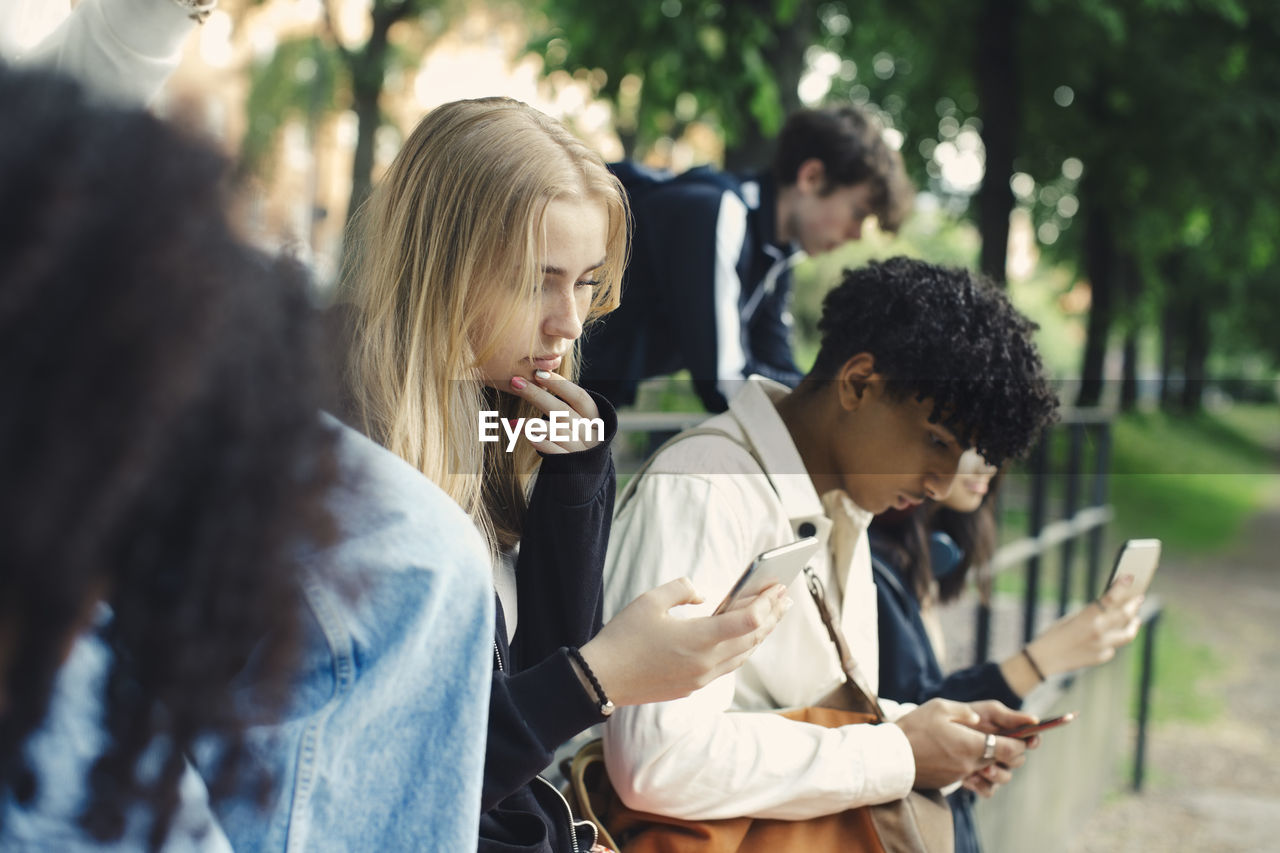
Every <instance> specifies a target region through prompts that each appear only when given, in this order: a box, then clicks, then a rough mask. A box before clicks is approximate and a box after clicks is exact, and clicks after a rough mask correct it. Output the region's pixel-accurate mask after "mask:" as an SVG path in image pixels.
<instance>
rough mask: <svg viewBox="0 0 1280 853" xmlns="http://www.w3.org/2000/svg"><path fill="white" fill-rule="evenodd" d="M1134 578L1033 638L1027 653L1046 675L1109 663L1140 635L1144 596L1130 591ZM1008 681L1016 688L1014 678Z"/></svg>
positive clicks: (1125, 578)
mask: <svg viewBox="0 0 1280 853" xmlns="http://www.w3.org/2000/svg"><path fill="white" fill-rule="evenodd" d="M1132 580H1133V579H1132V578H1129V577H1122V578H1120V579H1119V580H1117V581H1116V582H1115V583H1113V584H1112V585H1111V586H1110V587H1109V588H1108V589H1107V591H1106V593H1105V594H1104V595H1103V596H1102V597H1101V598H1099V599H1098V600H1097V601H1094V602H1092V603H1090V604H1089V605H1087V606H1086V607H1083V608H1081V609H1080V610H1077V611H1076V612H1075V613H1072V614H1070V615H1068V616H1064V617H1062V618H1061V619H1059V620H1058V621H1057V622H1054V623H1053V624H1052V625H1050V626H1049V627H1048V628H1046V629H1045V630H1044V632H1043V633H1041V634H1040V636H1038V637H1036V638H1035V639H1034V640H1032V641H1031V644H1030V645H1029V646H1027V652H1028V653H1030V655H1031V657H1032V659H1034V660H1035V662H1036V664H1037V665H1038V666H1039V667H1040V669H1041V671H1042V672H1043V673H1044V675H1046V676H1049V675H1054V674H1056V673H1059V672H1068V671H1070V670H1073V669H1080V668H1081V667H1086V666H1097V665H1098V664H1100V663H1106V662H1107V661H1109V660H1111V659H1112V658H1113V657H1115V655H1116V649H1117V648H1119V647H1120V646H1123V645H1126V644H1128V643H1130V642H1132V641H1133V638H1134V637H1136V636H1138V629H1139V628H1140V627H1142V621H1141V619H1139V618H1138V608H1139V607H1141V606H1142V596H1140V595H1132V594H1130V593H1129V590H1128V588H1129V585H1130V583H1131V581H1132ZM1019 657H1021V655H1018V656H1015V658H1012V659H1010V660H1011V661H1015V660H1017V658H1019ZM1035 680H1036V682H1038V681H1039V678H1038V677H1036V679H1035ZM1009 683H1010V686H1011V687H1014V689H1015V690H1017V686H1016V685H1014V684H1013V682H1012V681H1010V682H1009ZM1032 686H1034V685H1032Z"/></svg>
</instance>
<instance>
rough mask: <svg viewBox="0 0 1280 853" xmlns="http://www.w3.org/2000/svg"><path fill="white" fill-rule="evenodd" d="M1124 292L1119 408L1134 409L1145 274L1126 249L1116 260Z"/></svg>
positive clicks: (1136, 395)
mask: <svg viewBox="0 0 1280 853" xmlns="http://www.w3.org/2000/svg"><path fill="white" fill-rule="evenodd" d="M1117 267H1118V270H1119V273H1120V277H1121V281H1120V286H1121V290H1122V291H1123V293H1124V313H1125V320H1126V323H1125V333H1124V364H1123V367H1122V368H1121V371H1120V409H1121V410H1122V411H1125V412H1131V411H1133V409H1134V408H1135V406H1136V405H1137V403H1138V397H1139V388H1138V333H1139V332H1140V331H1141V330H1142V323H1141V318H1140V315H1139V306H1138V300H1139V298H1140V297H1141V295H1142V273H1141V272H1140V271H1139V269H1138V264H1137V262H1136V261H1135V260H1134V258H1133V255H1132V254H1131V253H1129V252H1124V253H1122V254H1121V256H1120V260H1119V262H1118V263H1117Z"/></svg>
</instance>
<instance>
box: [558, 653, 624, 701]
mask: <svg viewBox="0 0 1280 853" xmlns="http://www.w3.org/2000/svg"><path fill="white" fill-rule="evenodd" d="M565 650H566V651H567V652H568V653H569V657H571V658H573V659H574V660H575V661H577V662H578V666H580V667H582V672H583V674H584V675H586V677H587V681H590V682H591V689H592V690H594V691H595V692H596V698H597V699H599V700H600V716H602V717H607V716H609V715H610V714H612V713H613V711H614V706H613V703H612V702H610V701H609V697H608V696H606V695H604V688H603V687H602V686H601V685H600V680H599V679H598V678H596V674H595V673H594V672H592V671H591V667H589V666H587V661H586V658H584V657H583V656H582V652H580V651H578V649H576V648H575V647H573V646H566V647H565Z"/></svg>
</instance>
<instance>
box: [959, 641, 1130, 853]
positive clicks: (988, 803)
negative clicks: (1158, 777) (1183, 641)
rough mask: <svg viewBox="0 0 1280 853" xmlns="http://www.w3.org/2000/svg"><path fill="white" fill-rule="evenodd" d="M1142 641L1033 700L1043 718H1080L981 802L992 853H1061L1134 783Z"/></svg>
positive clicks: (1050, 736) (986, 845) (981, 823)
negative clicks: (1133, 720)
mask: <svg viewBox="0 0 1280 853" xmlns="http://www.w3.org/2000/svg"><path fill="white" fill-rule="evenodd" d="M1139 651H1140V642H1139V643H1135V644H1133V645H1130V646H1128V647H1126V648H1123V649H1121V650H1120V651H1119V653H1118V654H1117V655H1116V657H1115V659H1113V660H1112V661H1111V662H1110V663H1108V664H1106V665H1105V666H1101V667H1097V668H1095V669H1092V670H1087V671H1085V672H1082V673H1079V674H1078V675H1076V676H1075V677H1074V678H1073V679H1071V680H1070V682H1069V683H1067V684H1066V685H1064V687H1063V689H1062V690H1060V691H1059V690H1056V689H1054V685H1052V684H1050V685H1046V686H1045V687H1043V688H1040V689H1039V690H1037V691H1036V693H1033V694H1032V695H1031V696H1029V697H1028V703H1027V708H1028V710H1031V711H1033V712H1034V713H1037V714H1039V715H1040V716H1041V717H1051V716H1056V715H1058V714H1062V713H1065V712H1067V711H1079V712H1080V717H1079V718H1078V719H1077V720H1075V721H1074V722H1072V723H1071V724H1070V725H1067V726H1063V727H1062V728H1058V729H1054V730H1052V731H1048V732H1045V733H1044V735H1043V736H1042V737H1041V745H1040V748H1039V749H1037V750H1035V751H1034V752H1032V753H1031V754H1030V756H1029V758H1028V760H1027V763H1026V765H1024V766H1023V767H1022V768H1021V769H1019V770H1018V771H1017V772H1016V773H1015V774H1014V778H1013V781H1011V782H1010V783H1009V784H1008V785H1005V786H1004V787H1002V788H1001V789H1000V790H999V791H997V792H996V795H995V796H994V797H992V798H991V799H989V800H983V799H981V798H980V799H979V801H978V806H977V818H978V831H979V834H980V835H981V836H982V846H983V850H984V851H986V853H1025V851H1033V853H1058V851H1062V850H1065V849H1066V845H1067V841H1068V840H1069V839H1070V838H1071V836H1072V835H1073V834H1074V833H1075V831H1076V829H1077V828H1078V827H1080V826H1082V825H1083V824H1084V822H1085V821H1087V820H1088V819H1089V816H1090V815H1091V814H1092V813H1093V811H1094V810H1095V809H1097V807H1098V806H1099V804H1100V803H1101V802H1102V799H1103V797H1105V796H1106V795H1107V794H1108V793H1109V792H1111V791H1114V790H1117V789H1118V788H1120V787H1122V786H1127V785H1129V784H1130V780H1131V778H1132V775H1131V774H1132V761H1133V748H1132V744H1131V738H1130V736H1129V732H1130V728H1131V727H1130V724H1129V715H1130V708H1131V707H1132V706H1131V699H1132V697H1133V695H1134V693H1135V692H1136V690H1137V684H1136V680H1135V677H1134V661H1133V656H1134V655H1135V654H1138V653H1139Z"/></svg>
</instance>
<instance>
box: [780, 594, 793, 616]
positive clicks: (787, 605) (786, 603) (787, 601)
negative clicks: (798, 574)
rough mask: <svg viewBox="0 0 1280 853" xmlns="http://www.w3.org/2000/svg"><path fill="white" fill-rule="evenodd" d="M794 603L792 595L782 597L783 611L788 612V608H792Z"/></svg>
mask: <svg viewBox="0 0 1280 853" xmlns="http://www.w3.org/2000/svg"><path fill="white" fill-rule="evenodd" d="M793 604H795V602H794V601H792V600H791V596H787V597H786V598H784V599H782V612H783V613H786V612H787V611H788V610H790V609H791V605H793Z"/></svg>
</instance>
